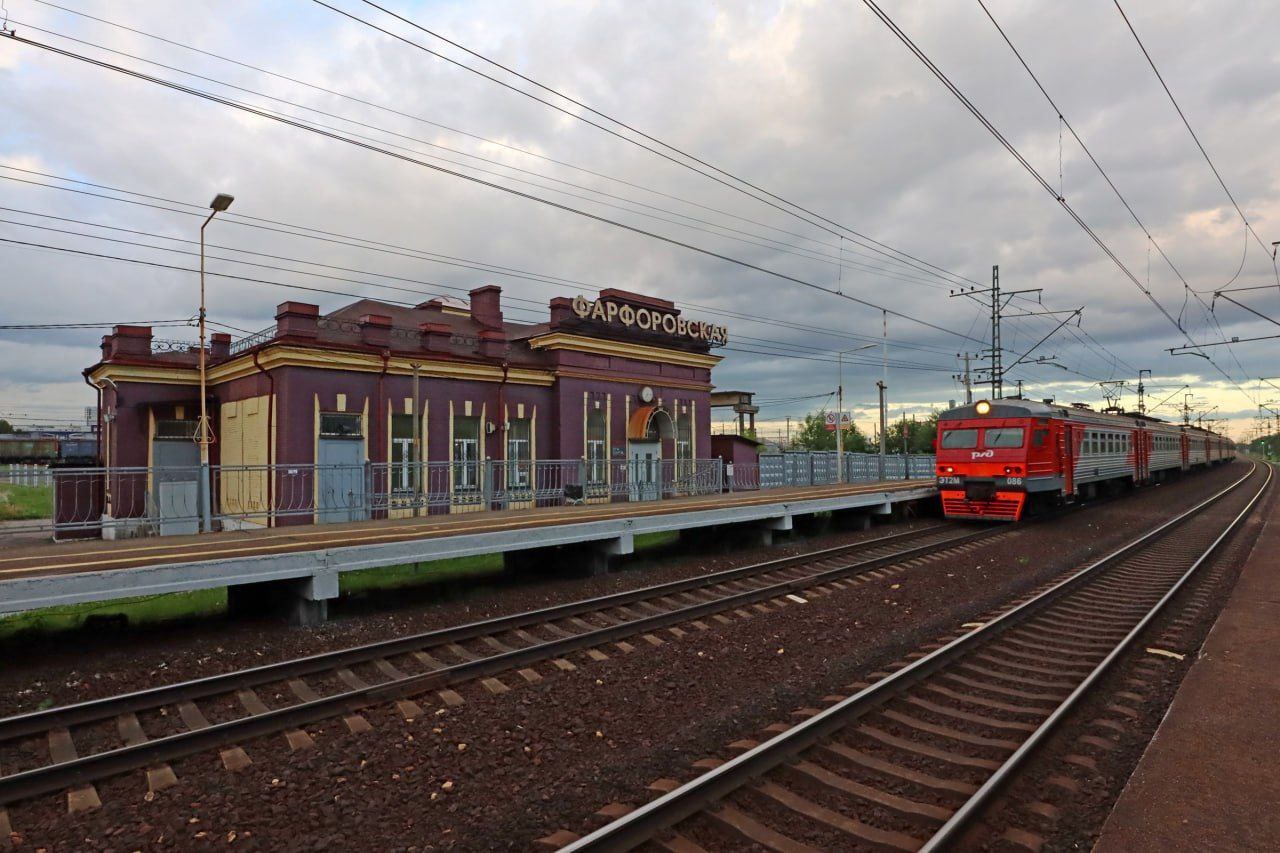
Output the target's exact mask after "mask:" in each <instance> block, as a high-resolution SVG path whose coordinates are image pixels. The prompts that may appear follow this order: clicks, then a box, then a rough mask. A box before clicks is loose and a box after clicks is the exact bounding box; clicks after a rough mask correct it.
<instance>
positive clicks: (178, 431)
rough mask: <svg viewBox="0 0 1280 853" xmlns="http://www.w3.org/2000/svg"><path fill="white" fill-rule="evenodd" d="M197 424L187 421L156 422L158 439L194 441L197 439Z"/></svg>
mask: <svg viewBox="0 0 1280 853" xmlns="http://www.w3.org/2000/svg"><path fill="white" fill-rule="evenodd" d="M196 423H197V422H196V421H187V420H162V421H156V438H185V439H187V440H191V439H194V438H195V437H196Z"/></svg>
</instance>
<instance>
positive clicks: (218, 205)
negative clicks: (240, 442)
mask: <svg viewBox="0 0 1280 853" xmlns="http://www.w3.org/2000/svg"><path fill="white" fill-rule="evenodd" d="M233 201H235V198H234V197H232V196H229V195H227V194H226V193H218V194H217V195H216V196H214V197H213V201H211V202H210V203H209V209H210V211H211V212H210V213H209V216H208V218H206V219H205V221H204V224H202V225H201V226H200V421H199V422H198V423H197V424H196V441H197V442H199V444H200V483H199V485H198V486H197V488H198V489H199V501H200V529H201V530H202V531H203V532H205V533H208V532H210V531H211V530H213V520H212V509H211V507H210V503H211V501H210V494H211V490H210V488H209V403H208V400H207V399H206V385H207V384H208V359H207V354H206V352H205V305H204V229H205V228H207V227H208V225H209V223H210V222H212V221H213V217H215V216H217V215H218V214H219V213H221V212H222V211H224V210H226V209H227V208H228V207H230V206H231V202H233Z"/></svg>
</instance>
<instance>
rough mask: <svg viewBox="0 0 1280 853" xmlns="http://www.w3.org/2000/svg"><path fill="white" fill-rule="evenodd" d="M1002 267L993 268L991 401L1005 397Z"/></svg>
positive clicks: (995, 266) (997, 265)
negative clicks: (1001, 362)
mask: <svg viewBox="0 0 1280 853" xmlns="http://www.w3.org/2000/svg"><path fill="white" fill-rule="evenodd" d="M1001 307H1002V306H1001V305H1000V265H999V264H996V265H994V266H992V267H991V399H993V400H999V399H1000V398H1001V397H1003V396H1004V368H1003V367H1002V366H1001V364H1000V308H1001Z"/></svg>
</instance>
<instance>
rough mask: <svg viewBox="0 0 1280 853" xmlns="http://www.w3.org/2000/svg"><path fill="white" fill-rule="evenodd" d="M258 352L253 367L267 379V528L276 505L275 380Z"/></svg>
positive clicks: (269, 525)
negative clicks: (273, 426)
mask: <svg viewBox="0 0 1280 853" xmlns="http://www.w3.org/2000/svg"><path fill="white" fill-rule="evenodd" d="M259 352H260V350H256V349H255V350H254V351H253V366H254V367H256V368H258V372H259V373H261V374H262V375H263V376H265V377H267V387H268V388H269V389H270V390H269V391H268V392H267V526H268V527H274V526H275V520H276V504H275V483H276V471H275V461H276V442H275V435H274V433H272V431H271V427H272V416H273V415H274V414H275V408H276V378H275V377H274V376H272V375H271V373H270V372H269V371H267V370H265V369H263V367H262V364H261V363H259V362H258V353H259Z"/></svg>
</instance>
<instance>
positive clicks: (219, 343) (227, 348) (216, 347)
mask: <svg viewBox="0 0 1280 853" xmlns="http://www.w3.org/2000/svg"><path fill="white" fill-rule="evenodd" d="M230 355H231V336H230V335H228V334H227V333H226V332H214V333H213V334H212V335H211V336H210V337H209V358H227V357H228V356H230Z"/></svg>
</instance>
